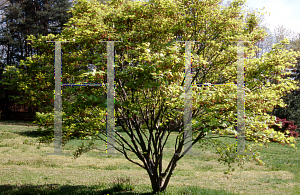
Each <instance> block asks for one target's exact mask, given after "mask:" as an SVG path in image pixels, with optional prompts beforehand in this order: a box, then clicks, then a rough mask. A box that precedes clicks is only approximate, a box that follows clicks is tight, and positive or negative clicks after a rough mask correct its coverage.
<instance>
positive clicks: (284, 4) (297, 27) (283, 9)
mask: <svg viewBox="0 0 300 195" xmlns="http://www.w3.org/2000/svg"><path fill="white" fill-rule="evenodd" d="M246 1H247V2H246V4H247V7H245V8H246V9H253V10H257V11H259V10H260V9H262V8H264V7H265V9H264V10H263V12H266V11H267V12H268V14H265V22H263V23H265V24H267V27H268V28H270V30H271V31H272V32H273V29H274V27H276V26H278V25H283V26H284V27H285V28H287V29H290V30H292V31H294V32H295V33H297V34H298V33H300V10H299V9H300V0H246Z"/></svg>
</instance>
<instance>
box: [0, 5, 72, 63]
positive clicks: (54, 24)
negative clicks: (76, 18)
mask: <svg viewBox="0 0 300 195" xmlns="http://www.w3.org/2000/svg"><path fill="white" fill-rule="evenodd" d="M8 2H9V4H8V5H7V6H4V7H3V8H2V11H3V12H4V17H3V18H2V20H1V22H0V24H1V26H2V29H1V30H0V34H1V35H2V36H3V38H2V45H4V46H5V47H4V48H5V50H6V51H5V53H6V58H5V64H7V65H17V67H18V64H19V62H20V60H25V59H26V57H29V56H32V55H34V54H37V53H38V52H39V51H35V50H33V49H32V48H31V47H30V45H29V44H28V42H27V36H28V35H35V36H38V35H48V34H49V33H52V34H59V33H60V32H61V30H62V28H63V25H64V24H65V23H66V22H67V21H68V20H69V18H70V17H71V13H67V11H68V10H69V8H70V7H71V2H69V1H67V0H38V1H36V0H8Z"/></svg>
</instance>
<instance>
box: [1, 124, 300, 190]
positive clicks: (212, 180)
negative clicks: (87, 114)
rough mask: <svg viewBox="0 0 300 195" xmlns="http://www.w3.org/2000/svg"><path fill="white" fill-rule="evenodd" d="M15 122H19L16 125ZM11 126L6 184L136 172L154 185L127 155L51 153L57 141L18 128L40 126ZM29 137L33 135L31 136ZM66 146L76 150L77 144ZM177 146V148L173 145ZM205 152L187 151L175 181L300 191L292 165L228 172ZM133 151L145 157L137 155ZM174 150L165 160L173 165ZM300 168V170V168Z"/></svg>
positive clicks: (5, 146) (92, 180) (5, 133)
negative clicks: (42, 139)
mask: <svg viewBox="0 0 300 195" xmlns="http://www.w3.org/2000/svg"><path fill="white" fill-rule="evenodd" d="M12 126H13V125H12ZM13 127H14V128H10V127H9V128H7V126H1V127H0V130H1V134H0V175H1V177H0V185H3V184H32V185H38V184H61V185H87V186H90V185H100V184H103V183H104V184H107V185H109V184H110V183H112V182H113V181H115V178H116V177H117V176H119V177H125V176H127V177H130V178H131V182H132V183H133V184H134V186H136V190H137V191H139V190H140V191H145V190H147V191H151V190H150V189H151V185H150V179H149V177H148V175H147V172H146V171H145V170H144V169H142V168H140V167H139V166H137V165H135V164H133V163H131V162H129V161H127V160H126V159H125V157H124V156H112V157H109V156H103V155H97V151H96V150H93V151H91V152H90V153H87V154H83V155H82V156H81V157H80V158H78V159H76V160H74V159H73V158H72V156H63V155H46V153H53V144H50V145H47V144H37V143H36V142H35V140H36V138H33V137H26V136H23V135H19V134H17V133H15V132H17V131H18V130H19V131H23V132H24V131H30V130H33V129H34V128H36V127H22V128H15V127H16V126H13ZM26 140H27V141H26ZM71 148H72V147H71V146H69V149H70V150H65V151H64V152H65V153H72V152H73V151H74V150H72V149H71ZM169 150H170V151H171V149H169ZM193 151H195V152H201V153H203V155H200V156H185V157H183V158H182V159H181V160H180V161H179V162H178V164H177V167H176V169H175V171H174V174H173V176H172V178H171V180H170V184H169V186H177V187H185V186H198V187H202V188H210V189H216V190H220V189H223V190H226V191H229V192H233V193H238V194H261V195H263V194H270V193H272V194H297V193H298V194H299V192H300V191H299V188H298V187H297V185H299V184H300V181H295V179H294V177H295V174H294V173H292V172H291V171H287V170H282V171H271V169H270V167H266V166H260V165H257V164H256V163H254V162H247V163H246V164H245V165H244V169H243V170H240V168H237V170H236V171H234V172H233V173H232V174H231V175H225V174H224V173H223V172H224V171H225V170H226V169H227V166H226V165H224V164H220V163H219V162H218V161H217V159H218V155H216V154H214V153H212V152H210V151H206V152H202V151H200V150H199V151H197V149H196V148H195V149H194V148H193ZM131 157H132V158H133V159H134V160H136V161H137V162H139V160H138V159H137V157H134V156H133V155H131ZM170 158H171V156H168V155H166V158H165V159H164V161H163V165H164V168H166V167H167V165H168V164H167V163H169V160H170ZM297 174H299V173H297Z"/></svg>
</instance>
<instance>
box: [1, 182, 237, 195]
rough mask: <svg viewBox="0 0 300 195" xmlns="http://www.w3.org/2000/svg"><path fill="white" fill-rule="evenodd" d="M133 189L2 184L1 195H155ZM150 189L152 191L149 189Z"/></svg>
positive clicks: (186, 194)
mask: <svg viewBox="0 0 300 195" xmlns="http://www.w3.org/2000/svg"><path fill="white" fill-rule="evenodd" d="M132 191H133V189H127V190H126V189H124V186H122V185H120V186H118V185H115V186H114V187H112V188H107V189H103V186H99V185H96V186H89V187H87V186H83V185H76V186H71V185H64V186H61V185H58V184H47V185H37V186H33V185H22V186H16V185H0V195H4V194H5V195H61V194H64V195H121V194H122V195H154V194H153V193H151V192H144V193H136V192H132ZM149 191H151V190H150V189H149ZM160 194H162V195H163V194H166V195H167V194H178V195H193V194H194V195H200V194H201V195H236V194H234V193H230V192H226V191H225V190H212V189H202V188H197V187H195V186H190V187H185V188H181V189H180V190H179V191H176V192H169V193H168V192H165V193H160Z"/></svg>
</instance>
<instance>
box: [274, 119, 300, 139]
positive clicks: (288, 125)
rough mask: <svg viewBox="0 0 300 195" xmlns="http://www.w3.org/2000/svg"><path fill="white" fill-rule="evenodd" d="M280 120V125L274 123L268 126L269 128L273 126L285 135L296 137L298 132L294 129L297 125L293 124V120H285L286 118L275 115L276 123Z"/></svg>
mask: <svg viewBox="0 0 300 195" xmlns="http://www.w3.org/2000/svg"><path fill="white" fill-rule="evenodd" d="M279 122H281V124H282V126H281V127H280V126H278V125H276V124H274V125H272V126H269V127H270V128H273V129H274V130H275V131H279V132H281V133H284V134H285V135H286V136H287V137H291V136H293V137H295V138H297V137H298V136H299V134H298V133H297V132H296V131H295V129H296V128H297V125H295V124H294V121H287V120H286V118H284V119H280V118H278V117H276V123H279Z"/></svg>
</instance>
